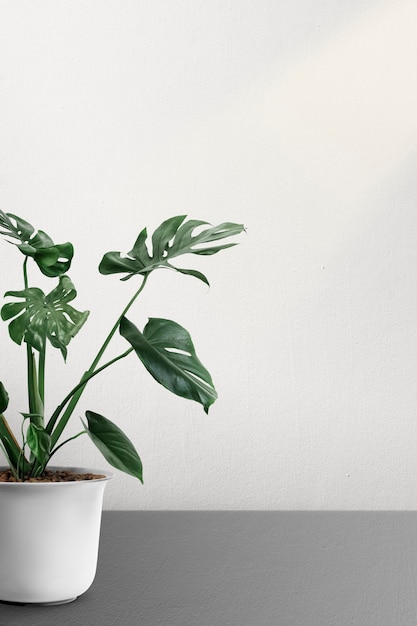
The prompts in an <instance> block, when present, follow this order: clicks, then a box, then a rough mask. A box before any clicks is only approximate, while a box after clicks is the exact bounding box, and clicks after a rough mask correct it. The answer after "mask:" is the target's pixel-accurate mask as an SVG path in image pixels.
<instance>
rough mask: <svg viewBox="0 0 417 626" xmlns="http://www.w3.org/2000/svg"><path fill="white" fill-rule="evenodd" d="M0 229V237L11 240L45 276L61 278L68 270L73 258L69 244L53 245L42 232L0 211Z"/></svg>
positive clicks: (71, 247)
mask: <svg viewBox="0 0 417 626" xmlns="http://www.w3.org/2000/svg"><path fill="white" fill-rule="evenodd" d="M0 228H1V229H2V230H0V235H5V236H6V237H8V239H9V240H10V239H11V240H12V241H11V243H14V244H15V245H16V246H17V247H18V248H19V250H20V251H21V252H22V254H24V255H25V256H29V257H32V258H33V259H34V261H35V262H36V263H37V265H38V267H39V269H40V270H41V272H42V273H43V274H45V276H49V277H54V276H61V275H62V274H65V272H67V271H68V270H69V268H70V266H71V261H72V257H73V256H74V248H73V246H72V244H71V243H69V242H67V243H60V244H55V243H54V242H53V240H52V239H51V238H50V237H49V235H47V234H46V233H45V232H44V231H43V230H38V231H35V229H34V227H33V226H32V224H29V222H26V221H25V220H23V219H22V218H21V217H18V216H17V215H14V214H13V213H4V212H3V211H0ZM14 240H17V241H18V242H19V243H16V242H15V241H14Z"/></svg>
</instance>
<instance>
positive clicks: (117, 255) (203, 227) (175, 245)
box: [99, 215, 244, 285]
mask: <svg viewBox="0 0 417 626" xmlns="http://www.w3.org/2000/svg"><path fill="white" fill-rule="evenodd" d="M185 218H186V215H178V216H176V217H171V218H170V219H168V220H166V221H165V222H163V223H162V224H161V225H160V226H158V228H157V229H156V230H155V232H154V233H153V235H152V253H151V252H150V250H149V249H148V245H147V243H146V240H147V230H146V228H145V229H143V230H142V231H141V232H140V233H139V236H138V238H137V239H136V242H135V244H134V246H133V248H132V250H130V252H128V254H127V255H123V254H122V253H121V252H107V253H106V254H105V255H104V256H103V258H102V260H101V263H100V265H99V271H100V272H101V273H102V274H126V275H125V276H124V277H123V278H122V279H121V280H127V279H129V278H131V277H132V276H134V275H136V274H140V275H142V276H146V275H147V274H149V273H150V272H152V271H153V270H155V269H157V268H163V267H164V268H168V269H172V270H175V271H177V272H180V273H181V274H187V275H189V276H194V277H195V278H198V279H199V280H201V281H203V282H204V283H206V284H207V285H208V284H209V282H208V280H207V278H206V277H205V276H204V274H202V273H201V272H199V271H197V270H193V269H182V268H178V267H175V266H174V265H172V264H171V263H170V261H171V260H172V259H173V258H175V257H178V256H181V255H183V254H198V255H211V254H215V253H216V252H219V251H220V250H224V249H226V248H230V247H232V246H235V245H236V244H235V243H233V242H229V243H225V244H221V245H217V244H216V245H212V243H213V242H215V241H219V240H221V239H226V238H228V237H232V236H233V235H238V234H239V233H241V232H242V231H243V230H244V227H243V225H242V224H233V223H232V222H225V223H223V224H220V225H219V226H210V225H209V224H208V223H207V222H203V221H201V220H188V221H184V220H185ZM196 229H200V232H198V233H197V234H195V231H196Z"/></svg>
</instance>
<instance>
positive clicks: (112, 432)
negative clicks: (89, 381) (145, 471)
mask: <svg viewBox="0 0 417 626" xmlns="http://www.w3.org/2000/svg"><path fill="white" fill-rule="evenodd" d="M85 416H86V418H87V421H88V426H87V425H86V424H85V423H84V422H83V420H81V421H82V422H83V425H84V428H85V429H86V431H87V434H88V435H89V437H90V439H91V440H92V442H93V443H94V444H95V445H96V446H97V448H98V449H99V450H100V452H101V454H102V455H103V456H104V458H105V459H106V461H108V463H110V465H112V466H113V467H115V468H116V469H118V470H121V471H122V472H125V473H126V474H130V475H131V476H134V477H135V478H138V479H139V480H140V482H141V483H143V478H142V461H141V460H140V458H139V455H138V453H137V452H136V450H135V447H134V446H133V444H132V442H131V441H130V439H129V438H128V437H126V435H125V434H124V432H122V431H121V430H120V428H119V427H118V426H116V424H114V423H113V422H111V421H110V420H109V419H107V417H103V415H100V414H99V413H93V411H86V413H85Z"/></svg>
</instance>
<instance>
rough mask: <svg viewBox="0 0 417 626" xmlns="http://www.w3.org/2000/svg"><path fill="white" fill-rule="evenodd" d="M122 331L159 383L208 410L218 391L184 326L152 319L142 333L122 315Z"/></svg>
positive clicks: (169, 321)
mask: <svg viewBox="0 0 417 626" xmlns="http://www.w3.org/2000/svg"><path fill="white" fill-rule="evenodd" d="M120 334H121V335H122V336H123V337H124V338H125V339H126V340H127V341H128V342H129V343H130V345H131V346H133V348H134V349H135V352H136V354H137V355H138V357H139V359H140V360H141V361H142V363H143V365H144V366H145V367H146V369H147V370H148V372H149V373H150V374H151V375H152V376H153V377H154V378H155V380H157V381H158V383H160V384H161V385H163V386H164V387H166V388H167V389H169V391H172V393H175V394H176V395H177V396H181V397H182V398H187V399H189V400H195V401H196V402H199V403H200V404H202V405H203V407H204V410H205V412H206V413H208V410H209V407H210V405H211V404H213V402H214V401H215V400H216V398H217V392H216V390H215V388H214V385H213V381H212V379H211V376H210V374H209V372H208V371H207V370H206V368H205V367H204V366H203V365H202V363H201V361H200V360H199V359H198V357H197V355H196V352H195V349H194V345H193V342H192V340H191V337H190V334H189V333H188V331H187V330H185V328H183V327H182V326H180V325H179V324H177V323H176V322H173V321H171V320H165V319H160V318H150V319H149V322H148V323H147V324H146V326H145V328H144V330H143V334H142V333H141V332H140V331H139V330H138V328H136V326H134V324H132V322H130V321H129V320H128V319H127V318H126V317H123V318H122V320H121V322H120Z"/></svg>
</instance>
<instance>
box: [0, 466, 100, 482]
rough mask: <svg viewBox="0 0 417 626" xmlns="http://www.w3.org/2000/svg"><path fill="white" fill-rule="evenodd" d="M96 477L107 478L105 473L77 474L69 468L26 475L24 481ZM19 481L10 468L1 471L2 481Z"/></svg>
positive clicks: (52, 480) (89, 478) (67, 480)
mask: <svg viewBox="0 0 417 626" xmlns="http://www.w3.org/2000/svg"><path fill="white" fill-rule="evenodd" d="M96 478H106V477H105V476H104V474H88V473H86V474H76V473H75V472H70V471H69V470H56V471H53V470H48V469H47V470H45V471H44V472H43V474H41V476H37V477H36V478H33V477H32V478H31V477H29V476H25V478H24V481H23V482H27V483H66V482H73V481H75V480H94V479H96ZM16 482H22V481H17V480H16V478H15V477H14V476H13V474H12V472H11V471H10V470H4V471H2V472H0V483H16Z"/></svg>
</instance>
